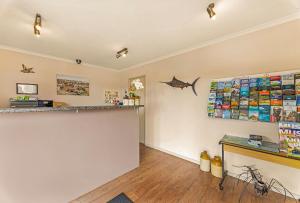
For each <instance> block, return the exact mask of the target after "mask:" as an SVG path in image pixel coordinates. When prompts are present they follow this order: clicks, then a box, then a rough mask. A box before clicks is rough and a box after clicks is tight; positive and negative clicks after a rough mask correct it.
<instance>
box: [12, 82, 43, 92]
mask: <svg viewBox="0 0 300 203" xmlns="http://www.w3.org/2000/svg"><path fill="white" fill-rule="evenodd" d="M38 90H39V88H38V84H30V83H16V93H17V94H23V95H38V93H39V91H38Z"/></svg>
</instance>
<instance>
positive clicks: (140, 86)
mask: <svg viewBox="0 0 300 203" xmlns="http://www.w3.org/2000/svg"><path fill="white" fill-rule="evenodd" d="M128 88H129V89H131V88H133V89H135V93H136V94H137V95H138V96H140V104H141V105H144V108H139V121H140V137H139V141H140V143H142V144H145V140H146V138H145V101H146V92H145V91H146V77H145V76H139V77H134V78H130V79H129V80H128Z"/></svg>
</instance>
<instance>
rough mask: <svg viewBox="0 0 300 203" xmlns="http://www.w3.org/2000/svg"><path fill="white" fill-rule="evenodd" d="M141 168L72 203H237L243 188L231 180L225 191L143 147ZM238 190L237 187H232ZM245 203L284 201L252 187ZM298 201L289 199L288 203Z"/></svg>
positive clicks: (208, 178)
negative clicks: (121, 198) (118, 201)
mask: <svg viewBox="0 0 300 203" xmlns="http://www.w3.org/2000/svg"><path fill="white" fill-rule="evenodd" d="M140 157H141V164H140V167H138V168H137V169H134V170H132V171H130V172H129V173H127V174H125V175H123V176H121V177H118V178H116V179H115V180H112V181H110V182H109V183H107V184H105V185H103V186H101V187H99V188H97V189H95V190H93V191H91V192H89V193H87V194H85V195H83V196H81V197H79V198H78V199H76V200H74V201H72V203H105V202H107V201H108V200H110V199H112V198H113V197H115V196H116V195H118V194H120V193H122V192H124V193H125V194H126V195H127V196H128V197H129V198H130V199H132V200H133V201H134V202H136V203H142V202H149V203H150V202H162V203H163V202H171V203H173V202H180V203H185V202H187V203H189V202H191V203H194V202H195V203H197V202H199V203H235V202H238V200H239V196H240V193H241V191H242V189H243V186H244V185H243V184H239V185H238V186H235V185H236V179H235V178H232V177H228V178H227V179H226V181H225V189H224V190H223V191H220V190H219V188H218V183H219V179H218V178H215V177H213V176H212V175H211V174H210V173H205V172H202V171H200V169H199V166H198V165H196V164H194V163H191V162H188V161H185V160H183V159H180V158H177V157H174V156H171V155H169V154H166V153H163V152H160V151H158V150H155V149H152V148H149V147H145V146H144V145H141V146H140ZM233 186H235V187H233ZM241 202H242V203H267V202H272V203H282V202H284V197H283V196H282V195H280V194H277V193H274V192H271V193H269V195H268V196H267V197H264V198H261V197H257V196H255V195H254V194H253V190H251V185H250V186H249V189H248V190H247V192H246V193H245V195H244V196H243V198H242V201H241ZM292 202H293V203H294V202H295V201H293V200H291V199H287V201H286V203H292Z"/></svg>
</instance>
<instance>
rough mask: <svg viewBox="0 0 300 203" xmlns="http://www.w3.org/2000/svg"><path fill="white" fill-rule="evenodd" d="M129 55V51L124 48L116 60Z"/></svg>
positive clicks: (118, 53)
mask: <svg viewBox="0 0 300 203" xmlns="http://www.w3.org/2000/svg"><path fill="white" fill-rule="evenodd" d="M127 54H128V49H127V48H124V49H122V50H121V51H118V52H117V54H116V58H117V59H118V58H120V57H121V56H122V57H126V56H127Z"/></svg>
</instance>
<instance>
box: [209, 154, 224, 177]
mask: <svg viewBox="0 0 300 203" xmlns="http://www.w3.org/2000/svg"><path fill="white" fill-rule="evenodd" d="M211 174H212V175H213V176H215V177H217V178H222V176H223V175H222V161H221V158H220V157H219V156H215V157H214V158H213V159H212V160H211Z"/></svg>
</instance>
